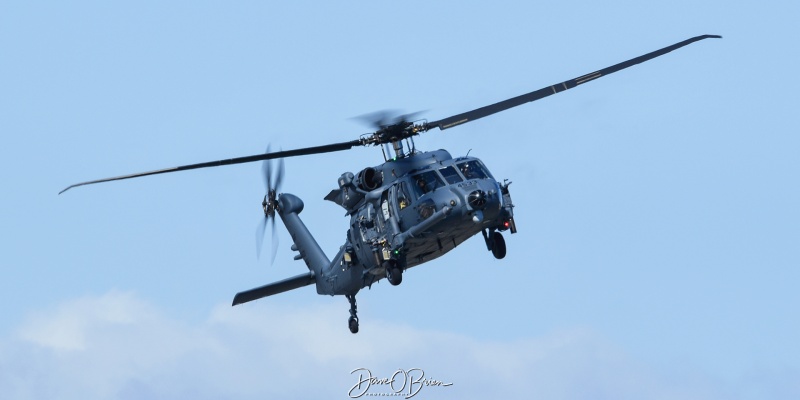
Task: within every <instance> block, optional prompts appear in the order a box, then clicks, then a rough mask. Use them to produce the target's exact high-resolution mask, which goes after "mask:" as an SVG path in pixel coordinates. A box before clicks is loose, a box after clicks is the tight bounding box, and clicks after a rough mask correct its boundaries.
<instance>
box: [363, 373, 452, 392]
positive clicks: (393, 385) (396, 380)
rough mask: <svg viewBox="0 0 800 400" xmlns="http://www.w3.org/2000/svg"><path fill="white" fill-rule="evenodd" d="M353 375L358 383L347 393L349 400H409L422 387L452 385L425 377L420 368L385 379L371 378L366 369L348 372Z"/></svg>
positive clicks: (394, 374)
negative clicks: (397, 398) (365, 399)
mask: <svg viewBox="0 0 800 400" xmlns="http://www.w3.org/2000/svg"><path fill="white" fill-rule="evenodd" d="M353 374H357V375H358V382H357V383H356V384H355V385H353V387H351V388H350V391H349V392H347V394H348V395H349V396H350V398H351V399H357V398H360V397H363V396H369V397H372V396H377V397H394V396H403V398H406V399H410V398H412V397H414V396H416V395H417V393H419V392H420V391H421V390H422V388H424V387H447V386H452V385H453V384H452V383H445V382H442V381H439V380H436V379H431V378H427V377H425V371H423V370H422V369H421V368H411V369H409V370H408V371H406V370H404V369H398V370H397V371H395V372H394V373H393V374H391V375H389V376H388V377H385V378H379V377H376V376H373V375H372V371H370V370H369V369H367V368H356V369H354V370H352V371H350V375H353Z"/></svg>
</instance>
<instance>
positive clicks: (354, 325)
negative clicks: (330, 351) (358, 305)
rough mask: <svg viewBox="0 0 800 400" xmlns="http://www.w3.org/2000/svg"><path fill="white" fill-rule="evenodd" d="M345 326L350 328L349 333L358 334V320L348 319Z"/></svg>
mask: <svg viewBox="0 0 800 400" xmlns="http://www.w3.org/2000/svg"><path fill="white" fill-rule="evenodd" d="M347 325H348V326H349V327H350V332H351V333H358V318H356V317H350V319H348V320H347Z"/></svg>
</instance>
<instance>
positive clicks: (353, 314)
mask: <svg viewBox="0 0 800 400" xmlns="http://www.w3.org/2000/svg"><path fill="white" fill-rule="evenodd" d="M344 296H345V297H347V301H349V302H350V318H349V319H348V320H347V326H348V328H350V332H351V333H358V314H357V313H358V306H357V305H356V295H354V294H346V295H344Z"/></svg>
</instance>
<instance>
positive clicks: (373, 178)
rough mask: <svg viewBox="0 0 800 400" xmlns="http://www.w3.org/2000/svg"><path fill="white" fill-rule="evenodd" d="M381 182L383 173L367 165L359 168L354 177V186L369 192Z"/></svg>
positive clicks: (379, 185)
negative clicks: (359, 170) (361, 168)
mask: <svg viewBox="0 0 800 400" xmlns="http://www.w3.org/2000/svg"><path fill="white" fill-rule="evenodd" d="M382 183H383V174H381V172H380V171H378V170H377V169H375V168H372V167H367V168H364V169H363V170H361V172H359V173H358V176H357V177H356V186H358V188H359V189H361V190H364V191H367V192H371V191H373V190H375V189H377V188H379V187H381V184H382Z"/></svg>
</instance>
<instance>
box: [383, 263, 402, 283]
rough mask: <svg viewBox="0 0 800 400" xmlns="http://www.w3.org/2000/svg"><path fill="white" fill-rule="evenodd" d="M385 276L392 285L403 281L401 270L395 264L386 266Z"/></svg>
mask: <svg viewBox="0 0 800 400" xmlns="http://www.w3.org/2000/svg"><path fill="white" fill-rule="evenodd" d="M386 278H387V279H389V283H391V284H392V286H397V285H399V284H400V283H401V282H403V270H402V269H400V267H396V266H393V267H388V268H386Z"/></svg>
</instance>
